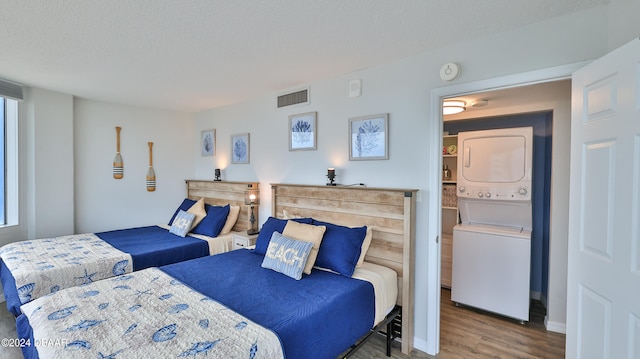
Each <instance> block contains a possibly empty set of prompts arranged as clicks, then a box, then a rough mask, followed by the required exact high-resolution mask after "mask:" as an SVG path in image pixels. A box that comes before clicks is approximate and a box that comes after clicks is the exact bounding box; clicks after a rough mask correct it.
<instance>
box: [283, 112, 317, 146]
mask: <svg viewBox="0 0 640 359" xmlns="http://www.w3.org/2000/svg"><path fill="white" fill-rule="evenodd" d="M316 121H317V113H316V112H307V113H302V114H299V115H291V116H289V151H299V150H315V149H316V140H317V135H316Z"/></svg>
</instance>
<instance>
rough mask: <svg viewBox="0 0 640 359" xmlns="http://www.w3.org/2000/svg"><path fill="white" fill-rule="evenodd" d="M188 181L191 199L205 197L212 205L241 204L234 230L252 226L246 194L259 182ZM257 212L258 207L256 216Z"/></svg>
mask: <svg viewBox="0 0 640 359" xmlns="http://www.w3.org/2000/svg"><path fill="white" fill-rule="evenodd" d="M186 182H187V197H188V198H189V199H194V200H198V199H200V198H204V202H205V203H207V204H210V205H212V206H224V205H226V204H227V203H228V204H230V205H232V206H240V214H239V215H238V221H237V222H236V224H235V226H233V229H232V230H233V231H237V232H241V231H246V230H247V229H249V228H250V226H251V225H250V223H249V216H250V208H249V206H247V205H245V204H244V194H245V191H246V190H256V189H258V182H223V181H205V180H186ZM255 207H257V206H255ZM257 213H258V209H256V217H257ZM256 221H257V218H256Z"/></svg>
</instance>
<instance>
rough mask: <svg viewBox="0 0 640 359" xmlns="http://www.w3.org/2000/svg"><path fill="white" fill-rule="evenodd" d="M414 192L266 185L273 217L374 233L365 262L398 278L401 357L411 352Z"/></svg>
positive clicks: (385, 189)
mask: <svg viewBox="0 0 640 359" xmlns="http://www.w3.org/2000/svg"><path fill="white" fill-rule="evenodd" d="M417 191H418V190H416V189H389V188H365V187H342V186H336V187H333V186H311V185H293V184H272V185H271V194H272V197H273V198H272V201H271V206H272V208H271V213H272V216H274V217H277V218H283V217H284V215H283V213H284V212H283V211H285V210H286V211H287V212H288V213H289V214H290V215H296V216H302V217H313V218H315V219H317V220H321V221H325V222H331V223H335V224H340V225H345V226H363V225H366V226H370V227H372V228H373V239H372V241H371V247H369V251H368V252H367V255H366V257H365V260H366V261H368V262H372V263H376V264H380V265H383V266H386V267H389V268H391V269H393V270H395V271H396V272H397V273H398V304H399V305H401V306H402V352H403V353H405V354H407V355H408V354H409V352H410V351H411V349H413V320H414V317H413V312H414V267H415V266H414V261H415V255H414V243H415V206H416V193H417Z"/></svg>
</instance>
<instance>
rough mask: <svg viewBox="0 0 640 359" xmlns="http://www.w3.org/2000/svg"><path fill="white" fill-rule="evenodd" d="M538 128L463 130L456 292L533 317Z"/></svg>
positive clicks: (472, 301)
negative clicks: (535, 142)
mask: <svg viewBox="0 0 640 359" xmlns="http://www.w3.org/2000/svg"><path fill="white" fill-rule="evenodd" d="M532 160H533V128H532V127H518V128H507V129H496V130H485V131H469V132H460V133H458V163H457V169H458V180H457V195H458V208H459V210H460V221H461V223H460V224H458V225H456V226H455V227H454V229H453V255H452V257H453V258H452V261H453V263H452V282H451V300H452V301H453V302H455V303H459V304H464V305H468V306H472V307H476V308H480V309H483V310H486V311H490V312H493V313H497V314H501V315H504V316H508V317H511V318H515V319H518V320H520V321H521V322H524V321H528V320H529V296H530V294H529V281H530V272H531V268H530V266H531V226H532V207H531V188H532V187H531V180H532Z"/></svg>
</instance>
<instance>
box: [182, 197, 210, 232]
mask: <svg viewBox="0 0 640 359" xmlns="http://www.w3.org/2000/svg"><path fill="white" fill-rule="evenodd" d="M187 212H189V213H193V214H194V215H195V216H196V217H195V219H194V220H193V224H192V225H191V228H193V227H195V226H197V225H198V223H200V222H201V221H202V219H203V218H204V217H205V216H206V215H207V211H206V210H205V209H204V198H200V199H199V200H198V201H197V202H196V203H194V204H193V206H191V207H190V208H189V210H188V211H187Z"/></svg>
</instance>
